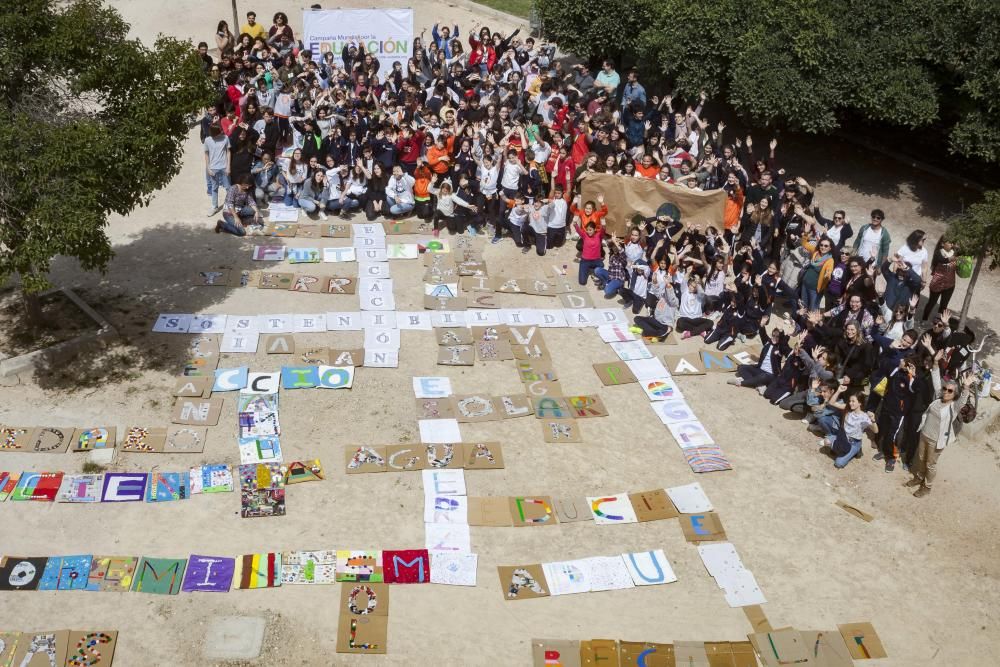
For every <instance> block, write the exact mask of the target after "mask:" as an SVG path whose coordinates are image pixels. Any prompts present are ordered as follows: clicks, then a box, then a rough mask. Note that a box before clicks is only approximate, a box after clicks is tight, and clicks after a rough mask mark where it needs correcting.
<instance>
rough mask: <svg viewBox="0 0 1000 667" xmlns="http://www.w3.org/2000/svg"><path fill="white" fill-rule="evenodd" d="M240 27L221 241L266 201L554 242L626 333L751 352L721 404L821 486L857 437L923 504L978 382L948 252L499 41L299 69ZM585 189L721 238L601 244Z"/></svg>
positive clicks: (689, 111) (681, 234) (335, 58)
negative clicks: (720, 213) (775, 415)
mask: <svg viewBox="0 0 1000 667" xmlns="http://www.w3.org/2000/svg"><path fill="white" fill-rule="evenodd" d="M256 19H257V17H256V15H255V13H254V12H248V13H247V22H246V24H244V25H242V26H240V30H239V34H238V35H234V34H233V33H232V31H231V30H230V29H229V27H228V25H227V24H226V22H225V21H222V22H220V23H219V25H218V29H217V32H216V46H217V48H218V50H219V53H220V55H219V58H218V59H215V58H213V57H212V56H210V55H209V54H208V45H207V43H204V42H203V43H201V44H200V45H199V51H200V54H201V57H202V59H203V62H204V67H205V71H206V74H207V75H208V76H209V77H210V78H211V80H212V81H213V82H214V83H215V85H216V87H217V91H218V101H217V103H216V104H215V105H214V106H212V107H210V108H209V109H208V111H207V112H206V114H205V116H204V118H203V120H202V124H201V134H202V140H203V143H204V153H205V165H206V183H207V186H208V193H209V196H210V198H211V206H210V210H209V216H210V217H214V216H215V215H216V214H217V213H218V212H219V210H220V208H221V210H222V219H221V220H219V221H218V222H217V224H216V231H217V232H222V231H225V232H229V233H232V234H236V235H244V234H246V233H247V232H248V230H249V231H253V230H256V229H260V227H261V226H262V225H263V222H264V217H263V215H262V209H266V208H268V207H269V206H270V205H271V204H272V202H281V203H282V204H284V205H286V206H293V207H299V208H300V209H301V210H302V211H303V212H305V213H306V214H307V215H310V216H315V217H317V218H320V219H324V220H325V219H327V217H328V214H338V215H340V216H343V217H347V218H349V217H351V216H353V215H357V214H362V215H364V216H366V217H367V219H369V220H376V219H380V218H401V217H409V216H418V217H419V218H421V219H423V220H427V221H432V222H433V225H434V228H435V234H438V233H440V232H441V231H443V230H447V232H448V233H451V234H457V233H469V234H479V233H487V234H490V235H492V241H493V242H494V243H497V242H500V241H501V240H502V239H503V238H504V237H505V236H509V237H510V238H511V239H512V240H513V242H514V243H515V244H516V245H517V246H518V247H520V248H521V249H522V252H529V251H530V249H531V248H532V247H534V248H535V251H536V253H537V254H538V255H544V254H545V253H546V251H547V250H548V249H549V248H553V247H561V246H562V245H563V244H564V243H565V242H566V240H567V239H568V238H569V239H571V240H572V241H574V242H576V246H577V250H578V251H579V282H580V284H586V283H587V282H588V280H594V281H595V283H596V284H597V285H598V287H599V288H600V289H601V290H603V292H604V296H605V298H607V299H615V298H620V299H621V300H622V301H621V302H622V303H623V304H624V305H625V306H626V307H628V308H631V309H632V312H633V314H634V315H635V330H636V331H637V332H641V333H642V334H643V335H644V336H647V337H656V338H661V339H662V338H665V337H666V336H669V335H677V334H679V335H680V336H681V337H683V338H690V337H693V336H701V337H703V338H704V342H705V344H714V345H716V346H717V347H718V349H720V350H726V349H728V348H729V347H731V346H732V345H734V344H736V343H739V342H745V341H747V340H751V339H758V341H759V344H760V345H762V352H761V355H760V358H759V361H758V362H757V363H755V364H752V365H742V366H740V367H739V369H738V371H737V373H736V376H735V377H734V378H733V379H732V380H731V384H734V385H737V386H740V387H746V388H749V389H755V390H756V391H758V392H759V393H760V394H761V396H762V397H763V398H764V399H765V400H768V401H769V402H770V403H772V404H774V405H776V406H778V407H780V408H781V409H783V410H787V411H793V412H798V413H801V414H802V416H803V421H805V422H807V423H808V428H810V429H811V430H813V431H815V432H816V434H817V435H820V436H822V437H821V439H820V441H819V442H820V445H821V446H822V447H823V449H824V451H826V452H827V453H829V455H830V456H831V457H832V458H833V459H834V465H836V466H837V467H838V468H842V467H844V466H846V465H847V464H848V463H850V461H852V460H853V459H854V458H856V457H860V456H862V445H861V442H862V435H863V433H864V432H866V431H867V432H868V433H869V434H870V435H871V437H872V438H873V440H874V442H875V443H876V445H877V452H876V453H875V455H874V456H875V458H876V459H878V460H882V461H884V464H885V470H886V472H891V471H893V470H894V468H895V465H896V463H897V461H898V462H900V463H901V465H902V467H903V468H904V470H908V471H909V472H911V473H912V474H913V478H912V479H911V480H910V481H909V482H908V483H907V484H908V485H909V486H911V487H915V495H917V496H918V497H919V496H923V495H926V494H927V493H929V492H930V489H931V487H932V485H933V482H934V471H935V464H936V461H937V457H938V456H939V454H940V452H941V451H943V449H944V448H945V447H946V446H947V445H949V444H950V443H951V442H953V441H954V439H955V436H956V433H957V431H958V429H959V428H960V426H961V423H962V422H963V421H965V420H966V418H967V416H968V412H969V409H970V406H968V405H966V399H967V397H968V395H969V392H970V391H971V388H972V387H973V382H974V381H975V378H974V377H973V376H972V375H971V374H969V373H967V372H966V366H967V364H966V361H967V357H968V355H969V351H968V345H969V344H970V343H971V342H972V341H973V340H974V338H975V336H974V334H973V332H972V331H971V330H969V329H968V328H967V327H966V328H964V329H963V330H957V318H954V317H952V314H951V311H950V310H949V309H948V305H949V300H950V298H951V296H952V293H953V291H954V288H955V280H956V267H957V263H958V261H959V256H958V249H957V248H956V247H955V244H954V243H952V242H951V240H949V239H948V238H947V237H946V236H945V237H942V238H940V239H938V240H937V242H936V244H934V247H933V250H931V249H930V248H929V245H928V240H927V238H926V234H925V233H924V232H923V231H920V230H917V231H914V232H912V233H910V234H908V235H907V236H906V237H905V239H904V240H903V241H899V240H898V238H897V240H895V241H894V240H893V238H892V234H891V232H890V229H889V225H888V224H887V221H886V216H885V214H884V213H883V212H882V211H881V210H878V209H876V210H873V211H872V212H871V216H870V220H869V221H867V222H864V223H863V224H860V225H858V226H857V228H856V229H855V225H856V224H857V223H856V222H855V223H853V224H852V221H850V220H849V219H848V216H847V214H846V213H845V212H844V211H842V210H835V211H832V214H831V215H830V217H827V215H826V214H825V213H824V212H823V211H822V210H821V208H820V207H819V205H818V204H817V202H816V201H815V197H814V191H813V188H812V187H811V186H810V185H809V183H808V182H807V181H806V180H805V179H804V178H802V177H795V176H793V175H791V174H788V173H786V171H785V170H784V169H782V168H780V167H779V165H778V164H777V141H776V140H774V139H772V140H770V141H769V142H768V143H767V144H765V145H764V147H763V150H761V146H760V144H759V143H758V144H755V143H754V140H753V137H752V136H750V135H747V136H746V137H736V136H731V135H730V134H728V133H727V132H726V125H725V124H724V123H722V122H719V123H715V124H712V123H709V122H708V120H707V119H706V118H704V116H703V104H704V102H705V101H706V99H707V98H706V96H705V95H704V94H702V95H701V96H700V99H698V100H692V101H691V102H692V103H691V104H678V103H677V100H675V99H674V98H673V97H672V96H671V95H669V94H666V95H662V96H657V95H653V94H650V93H649V92H648V91H647V90H646V88H645V87H644V86H643V84H642V83H641V82H640V81H639V77H638V74H637V73H636V72H635V71H628V72H625V73H624V75H622V74H619V73H618V72H617V71H616V69H615V65H614V63H612V62H611V61H604V62H603V63H602V64H601V67H600V68H599V70H598V71H597V72H592V71H591V70H590V69H589V68H588V66H587V65H586V64H579V65H573V66H568V65H566V64H565V63H564V62H563V61H562V60H557V59H555V58H554V48H553V47H552V46H551V45H548V44H544V43H536V41H535V40H534V39H533V38H532V37H530V36H529V37H525V38H524V39H521V38H520V33H519V31H516V30H515V31H514V32H512V33H510V34H505V33H503V32H501V31H493V30H490V29H489V28H487V27H484V26H474V27H473V28H472V30H470V31H467V33H466V32H463V31H461V30H460V28H459V26H457V25H455V26H445V25H440V24H435V26H434V27H433V29H432V30H431V32H430V35H429V36H428V35H427V34H426V33H422V34H421V35H420V36H419V37H416V38H414V40H413V52H412V54H411V56H410V57H409V59H408V60H407V61H406V62H405V63H399V62H396V63H393V64H392V65H391V66H389V67H386V66H385V65H384V64H382V63H380V62H379V60H378V58H376V57H374V56H373V55H372V54H370V53H366V52H365V49H364V46H363V44H348V45H347V46H345V47H344V48H343V50H342V52H340V53H332V52H324V53H319V54H316V53H311V52H310V51H309V50H308V49H305V48H303V46H302V44H301V43H300V42H299V41H298V40H296V37H295V34H294V32H293V30H292V28H291V27H290V26H289V24H288V18H287V16H286V15H285V14H284V13H282V12H278V13H277V14H275V15H274V16H273V18H272V24H271V26H270V27H269V28H265V27H264V26H263V25H262V24H260V23H258V22H257V20H256ZM597 173H604V174H613V175H619V176H623V177H629V178H644V179H654V180H659V181H662V182H665V183H671V184H675V185H679V186H683V187H687V188H693V189H699V190H715V189H719V190H722V191H723V192H724V193H725V194H726V206H725V215H724V218H723V220H721V221H720V223H719V224H718V225H717V226H704V225H697V224H690V222H688V221H685V220H683V219H682V216H681V215H680V212H679V209H677V208H676V207H673V208H671V207H669V206H668V207H666V209H664V208H663V207H659V208H657V209H656V210H659V211H663V210H667V211H668V213H667V214H660V215H657V216H653V217H643V216H639V215H635V216H631V217H630V218H629V219H630V222H629V224H628V227H627V231H626V232H625V233H623V234H622V236H621V237H619V236H618V235H617V234H615V233H610V232H608V231H607V228H606V226H605V224H604V218H605V216H606V215H607V214H608V208H607V206H606V204H605V202H604V200H603V197H601V196H598V197H595V198H594V199H592V200H589V199H588V200H587V201H583V200H582V197H581V189H582V186H583V184H584V183H585V181H586V179H587V178H588V177H589V176H591V175H593V174H597ZM219 189H225V190H226V196H225V200H224V201H223V203H222V204H221V205H220V204H219V200H218V191H219ZM828 213H829V211H828ZM925 292H926V294H927V299H926V301H925V302H924V304H923V307H922V309H918V306H919V305H920V302H921V298H922V296H921V295H922V294H924V293H925ZM779 323H780V325H781V326H778V325H779ZM675 332H676V333H675ZM918 454H919V456H918Z"/></svg>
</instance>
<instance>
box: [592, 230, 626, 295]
mask: <svg viewBox="0 0 1000 667" xmlns="http://www.w3.org/2000/svg"><path fill="white" fill-rule="evenodd" d="M607 248H608V250H607V256H608V268H607V269H605V268H604V267H603V266H598V267H597V268H595V269H594V277H595V278H596V279H597V289H600V290H604V298H605V299H613V298H615V297H616V296H618V294H620V293H621V292H622V290H623V288H624V287H625V285H626V283H627V282H628V268H627V264H628V260H627V259H626V257H625V249H624V248H623V247H622V244H621V242H620V241H619V240H618V235H617V234H615V233H614V232H611V238H610V239H608V245H607Z"/></svg>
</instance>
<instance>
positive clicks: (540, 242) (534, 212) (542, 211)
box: [522, 199, 552, 257]
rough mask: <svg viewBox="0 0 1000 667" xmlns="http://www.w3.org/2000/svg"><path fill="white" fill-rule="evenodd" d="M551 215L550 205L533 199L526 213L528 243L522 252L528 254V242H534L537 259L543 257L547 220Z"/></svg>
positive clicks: (547, 232)
mask: <svg viewBox="0 0 1000 667" xmlns="http://www.w3.org/2000/svg"><path fill="white" fill-rule="evenodd" d="M551 215H552V205H551V204H548V203H546V202H545V201H544V200H542V199H535V200H534V201H533V202H532V204H531V210H529V211H528V225H527V227H525V231H526V232H527V233H528V236H529V241H526V242H525V244H524V248H522V252H525V253H526V252H528V250H529V248H530V245H529V243H530V240H533V241H534V244H535V254H536V255H538V256H539V257H543V256H544V255H545V250H546V248H547V247H548V246H547V244H548V239H549V218H550V216H551Z"/></svg>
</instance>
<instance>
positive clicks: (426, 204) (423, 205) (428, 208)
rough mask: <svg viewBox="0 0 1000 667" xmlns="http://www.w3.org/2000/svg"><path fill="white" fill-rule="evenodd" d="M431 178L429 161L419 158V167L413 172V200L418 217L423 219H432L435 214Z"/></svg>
mask: <svg viewBox="0 0 1000 667" xmlns="http://www.w3.org/2000/svg"><path fill="white" fill-rule="evenodd" d="M428 152H430V151H428ZM431 178H433V172H431V170H430V168H429V167H428V166H427V161H426V160H424V158H422V157H420V158H417V168H416V170H414V172H413V180H414V183H413V201H415V202H416V214H417V217H418V218H420V219H421V220H430V219H431V216H432V215H434V201H433V200H432V199H431V192H430V187H431Z"/></svg>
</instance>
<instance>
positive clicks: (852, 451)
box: [819, 382, 878, 470]
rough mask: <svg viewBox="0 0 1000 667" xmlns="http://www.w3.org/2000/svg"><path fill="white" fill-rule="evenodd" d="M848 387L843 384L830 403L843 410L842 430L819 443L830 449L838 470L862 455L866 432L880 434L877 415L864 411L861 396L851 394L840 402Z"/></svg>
mask: <svg viewBox="0 0 1000 667" xmlns="http://www.w3.org/2000/svg"><path fill="white" fill-rule="evenodd" d="M847 386H848V385H847V383H844V382H841V384H840V386H839V387H838V388H837V393H836V394H835V396H834V398H833V400H832V401H831V402H830V404H831V405H833V406H834V407H836V408H839V409H841V410H843V417H841V420H840V422H841V423H840V428H838V429H837V432H836V434H835V435H828V436H826V437H825V438H822V439H820V441H819V443H820V446H828V447H830V449H831V451H832V453H833V456H834V462H833V465H834V467H836V468H837V469H838V470H839V469H841V468H843V467H844V466H846V465H847V464H848V463H850V462H851V461H853V460H854V459H855V458H857V457H859V456H860V455H861V438H862V437H863V436H864V432H865V431H868V430H870V431H872V432H873V433H878V426H877V425H876V424H875V415H873V414H872V413H870V412H865V411H864V409H863V408H862V405H864V401H863V400H862V398H861V395H860V394H858V393H856V392H850V393H848V394H847V396H846V400H843V399H841V400H838V398H840V397H841V395H843V394H844V393H845V392H846V391H847Z"/></svg>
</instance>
